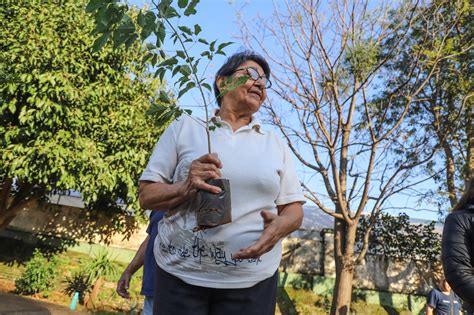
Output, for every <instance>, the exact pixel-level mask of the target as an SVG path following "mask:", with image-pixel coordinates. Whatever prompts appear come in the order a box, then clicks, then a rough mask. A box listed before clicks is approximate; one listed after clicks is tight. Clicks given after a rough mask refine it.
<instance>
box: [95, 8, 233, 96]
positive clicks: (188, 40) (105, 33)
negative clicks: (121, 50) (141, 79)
mask: <svg viewBox="0 0 474 315" xmlns="http://www.w3.org/2000/svg"><path fill="white" fill-rule="evenodd" d="M198 3H199V0H192V1H184V0H180V1H178V3H177V5H178V6H177V7H174V6H173V3H172V1H171V0H166V1H159V2H153V6H154V10H147V9H142V10H140V12H139V13H138V16H137V18H136V24H135V23H134V22H132V21H134V17H133V16H132V15H131V14H130V10H129V7H128V5H127V4H124V3H120V2H118V1H110V0H91V1H90V2H89V4H88V5H87V8H86V10H87V12H89V13H92V14H93V15H94V17H95V21H96V27H95V30H94V32H93V33H94V34H97V35H99V37H97V39H96V41H95V42H94V51H99V50H100V49H101V48H102V47H103V45H104V44H105V43H106V42H107V40H109V39H110V40H111V41H112V42H113V43H114V47H119V46H121V45H122V44H123V45H125V46H126V47H130V45H132V44H133V43H134V42H135V41H137V40H139V41H141V42H146V43H147V44H146V48H147V53H146V55H145V56H144V58H143V60H142V61H143V63H144V64H146V63H148V64H150V65H151V66H153V67H155V69H156V71H155V76H157V77H159V78H160V79H163V78H164V76H165V74H166V73H167V72H169V73H170V74H171V75H172V77H174V76H176V75H177V76H178V77H177V79H176V85H177V86H178V88H179V92H178V93H177V94H178V98H179V97H181V96H182V95H184V94H185V93H186V92H188V91H189V90H191V89H192V88H194V87H199V88H200V89H202V88H204V89H208V90H211V87H210V85H208V84H204V83H205V79H204V78H199V77H198V75H197V73H198V65H199V63H200V62H201V61H202V60H203V59H204V58H205V59H208V60H209V61H210V60H212V59H213V58H214V56H215V55H217V54H220V55H225V52H224V50H223V49H224V48H225V47H227V46H228V45H230V44H231V43H230V42H224V43H221V44H217V41H212V42H209V41H208V40H206V39H204V38H201V37H199V34H200V32H201V30H202V29H201V27H200V26H199V25H198V24H195V25H194V26H192V27H189V26H185V25H179V24H178V22H176V23H174V24H173V22H174V21H175V20H177V19H180V20H179V22H181V19H182V17H183V15H184V16H191V15H194V14H196V13H197V11H196V6H197V4H198ZM167 33H169V34H170V35H169V38H167V36H166V34H167ZM151 36H154V43H153V42H152V41H151V40H147V39H149V38H150V37H151ZM165 40H171V41H173V44H175V45H176V46H177V47H180V48H179V49H176V50H175V51H174V52H173V53H172V54H171V55H166V53H165V51H164V50H163V45H164V42H165ZM196 45H199V46H203V50H202V52H201V53H200V54H199V56H200V57H194V56H190V55H189V51H190V47H192V46H194V47H196ZM194 49H196V48H194ZM159 59H163V61H161V62H159V63H158V60H159Z"/></svg>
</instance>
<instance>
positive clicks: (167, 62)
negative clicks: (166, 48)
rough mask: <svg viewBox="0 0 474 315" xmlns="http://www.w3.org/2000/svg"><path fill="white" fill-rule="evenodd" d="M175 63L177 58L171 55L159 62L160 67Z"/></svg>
mask: <svg viewBox="0 0 474 315" xmlns="http://www.w3.org/2000/svg"><path fill="white" fill-rule="evenodd" d="M177 63H178V60H176V57H171V58H168V59H166V60H164V61H163V62H161V63H160V67H164V66H172V65H175V64H177Z"/></svg>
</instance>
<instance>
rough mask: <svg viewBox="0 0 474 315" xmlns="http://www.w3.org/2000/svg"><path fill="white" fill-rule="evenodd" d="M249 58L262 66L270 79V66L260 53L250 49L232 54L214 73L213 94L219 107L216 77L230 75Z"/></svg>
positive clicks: (219, 96)
mask: <svg viewBox="0 0 474 315" xmlns="http://www.w3.org/2000/svg"><path fill="white" fill-rule="evenodd" d="M249 60H251V61H254V62H256V63H257V64H258V65H259V66H260V67H262V69H263V72H264V73H265V76H266V77H267V78H268V79H270V67H269V66H268V63H267V61H266V60H265V58H263V57H262V56H261V55H259V54H257V53H256V52H253V51H251V50H244V51H241V52H238V53H235V54H233V55H232V56H230V57H229V58H227V60H226V62H225V63H224V64H223V65H222V66H221V67H220V69H219V70H218V71H217V73H216V77H215V78H214V95H215V96H216V101H217V105H219V107H221V102H222V96H221V95H219V94H220V91H219V88H218V86H217V79H218V78H220V77H229V76H231V75H232V74H233V73H234V72H235V70H237V69H238V68H239V66H240V65H241V64H243V63H244V62H246V61H249Z"/></svg>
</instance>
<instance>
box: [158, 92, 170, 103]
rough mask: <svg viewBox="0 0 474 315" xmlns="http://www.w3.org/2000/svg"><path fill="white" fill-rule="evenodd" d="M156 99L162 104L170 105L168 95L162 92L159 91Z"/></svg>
mask: <svg viewBox="0 0 474 315" xmlns="http://www.w3.org/2000/svg"><path fill="white" fill-rule="evenodd" d="M158 99H159V100H160V101H161V102H163V103H171V99H170V98H169V96H168V93H166V92H165V91H163V90H161V91H160V95H159V98H158Z"/></svg>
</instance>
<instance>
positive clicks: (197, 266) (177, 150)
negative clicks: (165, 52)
mask: <svg viewBox="0 0 474 315" xmlns="http://www.w3.org/2000/svg"><path fill="white" fill-rule="evenodd" d="M213 121H214V122H219V123H220V127H217V128H216V129H215V130H214V131H211V143H212V150H213V152H216V153H217V154H218V157H219V159H220V160H221V162H222V165H223V167H222V169H221V172H222V178H227V179H229V180H230V187H231V200H232V222H231V223H228V224H225V225H221V226H218V227H215V228H210V229H206V230H201V231H197V232H193V229H194V228H195V227H196V225H197V224H196V213H195V211H194V210H193V209H191V207H190V202H186V203H184V204H181V205H179V206H178V207H177V208H175V209H171V210H168V211H167V213H166V215H165V217H164V218H163V219H162V220H161V221H160V223H159V225H158V236H157V238H156V240H155V246H154V253H155V258H156V262H157V263H158V265H159V266H160V268H162V269H163V270H164V271H166V272H168V273H170V274H172V275H174V276H176V277H178V278H180V279H181V280H183V281H184V282H186V283H189V284H191V285H196V286H202V287H211V288H247V287H251V286H253V285H255V284H256V283H258V282H260V281H262V280H265V279H267V278H269V277H271V276H272V275H273V274H274V273H275V271H276V270H277V268H278V265H279V263H280V260H281V242H278V244H276V245H275V247H274V248H273V249H272V250H271V251H269V252H268V253H266V254H264V255H262V256H261V257H260V258H258V259H243V260H242V259H239V260H236V259H233V257H232V254H233V253H235V252H237V251H238V250H239V249H243V248H246V247H248V246H250V245H252V244H254V243H255V242H256V241H257V240H258V238H259V237H260V235H261V234H262V231H263V219H262V217H261V215H260V212H261V211H262V210H270V211H272V212H273V213H277V207H276V206H277V205H284V204H288V203H292V202H298V201H299V202H302V203H303V202H304V201H305V198H304V196H303V194H302V191H301V187H300V183H299V180H298V177H297V174H296V170H295V167H294V164H293V160H292V158H291V154H290V151H289V149H288V148H287V146H286V145H284V144H283V142H282V141H281V139H280V138H279V137H277V136H276V135H275V134H274V133H272V132H267V131H263V130H261V129H260V124H259V122H258V120H257V119H255V118H252V122H251V123H250V124H249V125H247V126H244V127H242V128H240V129H239V130H237V131H235V132H234V131H233V130H232V128H231V126H230V125H229V124H228V123H226V122H225V121H222V120H221V119H220V117H214V118H213ZM206 153H207V140H206V132H205V129H204V127H203V126H202V125H201V124H200V123H199V122H197V121H196V120H195V119H194V118H191V117H188V116H181V117H180V118H179V119H178V120H177V121H175V122H173V123H172V124H171V125H170V126H169V127H168V128H167V129H166V130H165V132H164V133H163V134H162V136H161V137H160V140H159V141H158V143H157V144H156V146H155V149H154V151H153V154H152V156H151V158H150V161H149V162H148V165H147V167H146V169H145V170H144V172H143V174H142V176H141V178H140V180H143V181H153V182H162V183H168V184H170V183H176V182H181V181H185V180H186V178H187V176H188V172H189V166H190V163H191V161H193V160H195V159H197V158H199V157H200V156H202V155H204V154H206Z"/></svg>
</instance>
